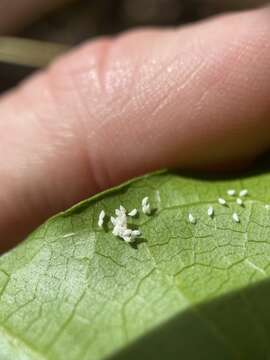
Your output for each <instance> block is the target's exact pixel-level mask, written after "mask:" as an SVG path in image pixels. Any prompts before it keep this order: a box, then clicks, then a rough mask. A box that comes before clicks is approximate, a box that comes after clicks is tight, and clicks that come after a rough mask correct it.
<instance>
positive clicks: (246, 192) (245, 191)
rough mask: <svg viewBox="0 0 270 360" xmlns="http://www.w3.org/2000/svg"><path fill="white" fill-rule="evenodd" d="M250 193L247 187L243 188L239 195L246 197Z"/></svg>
mask: <svg viewBox="0 0 270 360" xmlns="http://www.w3.org/2000/svg"><path fill="white" fill-rule="evenodd" d="M247 195H248V190H247V189H243V190H241V191H240V192H239V196H241V197H244V196H247Z"/></svg>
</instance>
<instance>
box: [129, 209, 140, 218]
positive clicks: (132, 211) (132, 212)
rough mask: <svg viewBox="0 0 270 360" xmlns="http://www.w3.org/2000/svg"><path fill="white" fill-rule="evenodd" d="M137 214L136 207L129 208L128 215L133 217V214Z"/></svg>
mask: <svg viewBox="0 0 270 360" xmlns="http://www.w3.org/2000/svg"><path fill="white" fill-rule="evenodd" d="M137 214H138V210H137V209H133V210H131V211H130V212H129V213H128V216H131V217H133V216H136V215H137Z"/></svg>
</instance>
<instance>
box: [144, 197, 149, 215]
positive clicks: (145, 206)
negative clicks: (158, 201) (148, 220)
mask: <svg viewBox="0 0 270 360" xmlns="http://www.w3.org/2000/svg"><path fill="white" fill-rule="evenodd" d="M142 212H143V213H144V214H146V215H150V214H151V207H150V203H149V198H148V196H146V197H144V198H143V199H142Z"/></svg>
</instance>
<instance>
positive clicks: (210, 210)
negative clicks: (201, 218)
mask: <svg viewBox="0 0 270 360" xmlns="http://www.w3.org/2000/svg"><path fill="white" fill-rule="evenodd" d="M207 215H208V216H209V217H211V218H212V217H213V216H214V208H213V206H209V208H208V210H207Z"/></svg>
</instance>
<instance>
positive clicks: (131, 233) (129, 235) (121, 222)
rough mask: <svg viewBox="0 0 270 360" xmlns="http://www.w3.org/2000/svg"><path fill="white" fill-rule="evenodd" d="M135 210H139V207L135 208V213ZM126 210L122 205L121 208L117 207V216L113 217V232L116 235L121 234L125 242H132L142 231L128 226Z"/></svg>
mask: <svg viewBox="0 0 270 360" xmlns="http://www.w3.org/2000/svg"><path fill="white" fill-rule="evenodd" d="M134 210H136V211H137V209H133V210H132V211H131V212H132V213H135V211H134ZM126 212H127V211H126V209H125V208H124V206H122V205H120V207H119V209H115V215H116V217H113V216H112V217H111V223H112V224H113V226H114V228H113V231H112V233H113V235H114V236H119V237H120V238H121V239H123V240H124V241H125V242H127V243H132V242H134V241H135V240H136V238H137V237H138V236H140V235H141V232H140V231H139V230H132V229H129V228H128V224H127V214H126ZM136 213H137V212H136ZM133 216H134V215H133Z"/></svg>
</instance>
